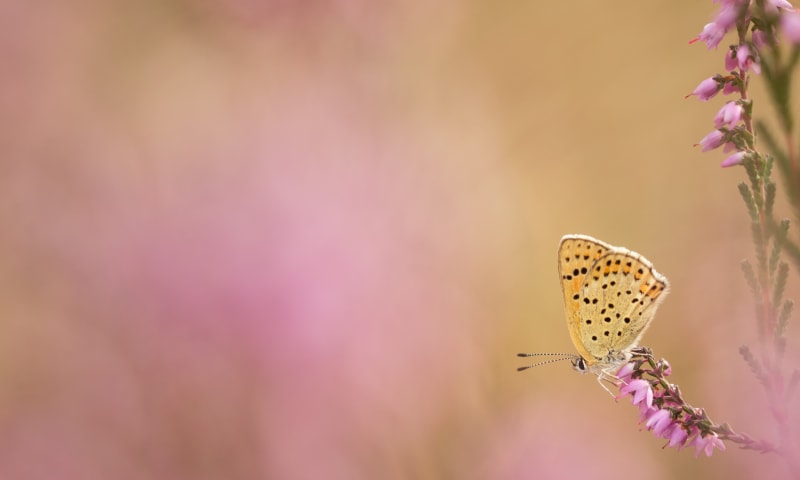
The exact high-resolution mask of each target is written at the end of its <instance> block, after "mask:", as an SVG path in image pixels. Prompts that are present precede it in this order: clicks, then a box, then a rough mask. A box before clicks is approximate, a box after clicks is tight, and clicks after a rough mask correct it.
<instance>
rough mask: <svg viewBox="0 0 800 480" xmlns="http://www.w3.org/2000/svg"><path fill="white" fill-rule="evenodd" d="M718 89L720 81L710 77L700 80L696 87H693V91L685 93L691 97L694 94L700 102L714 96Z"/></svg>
mask: <svg viewBox="0 0 800 480" xmlns="http://www.w3.org/2000/svg"><path fill="white" fill-rule="evenodd" d="M719 90H720V82H719V81H717V79H716V78H714V77H710V78H706V79H705V80H703V81H702V82H700V84H698V85H697V88H695V89H694V91H693V92H692V93H690V94H689V95H686V97H691V96H693V95H694V96H695V97H697V99H698V100H700V101H701V102H707V101H708V100H711V99H712V98H714V96H715V95H716V94H717V93H718V92H719Z"/></svg>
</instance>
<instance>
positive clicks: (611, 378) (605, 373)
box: [597, 370, 622, 398]
mask: <svg viewBox="0 0 800 480" xmlns="http://www.w3.org/2000/svg"><path fill="white" fill-rule="evenodd" d="M612 371H613V370H601V371H600V373H598V374H597V383H599V384H600V386H601V387H603V390H605V391H606V392H608V394H609V395H611V396H612V397H614V398H617V396H616V395H614V392H612V391H611V390H609V388H608V386H607V385H606V384H605V383H603V381H606V382H608V383H610V384H611V385H614V387H619V385H620V383H621V382H622V380H621V379H620V378H619V377H617V376H616V375H614V374H613V373H611V372H612Z"/></svg>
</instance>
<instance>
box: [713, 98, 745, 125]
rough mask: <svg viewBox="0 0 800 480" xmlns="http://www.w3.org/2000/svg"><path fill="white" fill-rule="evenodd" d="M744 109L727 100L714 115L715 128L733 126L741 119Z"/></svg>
mask: <svg viewBox="0 0 800 480" xmlns="http://www.w3.org/2000/svg"><path fill="white" fill-rule="evenodd" d="M743 114H744V109H743V108H742V106H741V105H739V104H738V103H736V102H728V103H726V104H725V105H723V106H722V108H720V109H719V112H717V115H716V116H715V117H714V125H715V126H716V127H717V128H722V127H726V126H727V127H731V128H733V127H735V126H736V124H737V123H739V122H740V121H741V120H742V115H743Z"/></svg>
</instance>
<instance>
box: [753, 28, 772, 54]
mask: <svg viewBox="0 0 800 480" xmlns="http://www.w3.org/2000/svg"><path fill="white" fill-rule="evenodd" d="M752 38H753V45H754V46H755V47H756V48H757V49H758V50H763V49H764V47H766V46H768V45H772V43H773V38H772V35H770V34H769V33H767V32H765V31H764V30H753V36H752Z"/></svg>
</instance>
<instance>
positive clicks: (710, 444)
mask: <svg viewBox="0 0 800 480" xmlns="http://www.w3.org/2000/svg"><path fill="white" fill-rule="evenodd" d="M690 445H694V448H695V450H694V456H695V457H699V456H700V453H701V452H703V453H705V454H706V457H710V456H711V454H712V453H714V447H716V448H718V449H720V450H725V444H724V443H722V440H720V439H719V437H718V436H717V434H716V433H709V434H707V435H705V436H703V435H697V436H696V437H694V438H693V439H692V441H691V443H690Z"/></svg>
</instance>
